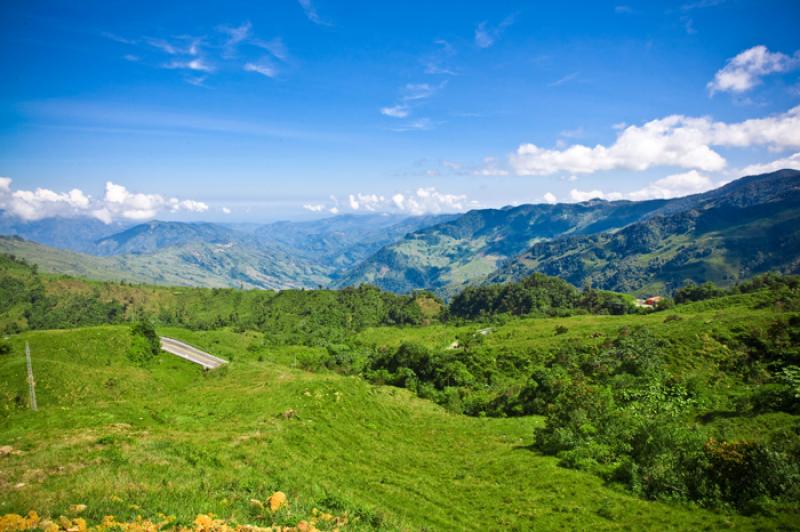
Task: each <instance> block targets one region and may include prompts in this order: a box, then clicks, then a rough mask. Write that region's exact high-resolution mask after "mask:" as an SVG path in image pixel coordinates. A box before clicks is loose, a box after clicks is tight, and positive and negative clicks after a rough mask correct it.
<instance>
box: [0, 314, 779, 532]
mask: <svg viewBox="0 0 800 532" xmlns="http://www.w3.org/2000/svg"><path fill="white" fill-rule="evenodd" d="M170 334H175V335H182V336H184V337H185V338H186V339H187V340H191V341H193V342H195V343H198V344H199V345H201V346H202V347H205V348H209V349H212V350H215V351H216V352H217V354H219V355H221V356H224V357H226V358H229V359H231V360H232V362H231V364H230V365H229V367H228V368H227V369H226V370H224V371H221V372H213V373H210V374H205V375H204V374H203V373H202V372H201V371H200V370H199V369H198V368H196V367H195V366H193V365H191V364H189V363H187V362H185V361H182V360H179V359H176V358H175V357H170V356H167V355H161V356H160V357H158V358H157V359H156V360H154V361H153V362H151V363H150V364H149V365H145V366H139V365H135V364H133V363H131V362H130V361H129V360H128V358H127V357H126V350H127V348H128V346H129V344H130V334H129V332H128V328H118V327H100V328H92V329H82V330H75V331H56V332H36V333H27V334H25V335H24V336H21V337H18V338H15V339H14V341H13V354H12V355H11V356H4V357H2V358H0V397H3V403H2V406H3V407H4V408H3V410H2V412H1V413H0V440H2V441H3V442H4V443H9V444H12V445H13V447H14V448H15V449H18V450H21V451H23V452H24V454H21V455H16V454H11V455H8V456H5V457H3V459H2V462H0V473H2V476H0V478H1V479H2V480H1V481H0V482H2V484H0V486H1V487H2V491H3V493H4V497H3V500H2V502H0V511H2V512H3V513H7V512H17V513H22V514H24V513H26V512H27V511H28V510H30V509H35V510H36V511H38V512H39V513H40V514H42V515H53V516H58V515H59V514H69V513H70V510H69V507H70V505H74V504H76V503H84V504H87V506H88V507H87V508H86V510H85V511H84V512H83V513H82V514H81V516H82V517H84V518H86V519H87V520H88V521H89V523H98V522H100V520H101V519H102V518H103V516H105V515H114V516H117V517H118V518H127V519H132V518H133V516H134V515H136V514H138V515H142V516H143V517H148V518H152V519H156V520H160V519H162V518H159V516H158V515H157V514H158V512H161V513H163V514H166V515H173V516H175V524H177V525H187V524H190V523H191V522H192V521H193V520H194V519H195V517H196V516H197V514H199V513H204V514H205V513H213V514H215V515H217V516H221V517H222V518H224V519H225V520H227V521H230V522H234V523H251V524H256V525H260V526H269V525H270V524H283V525H293V524H296V523H298V521H300V520H301V519H304V520H310V519H311V518H313V516H314V514H315V512H314V510H313V509H314V508H318V509H320V510H322V511H325V512H331V513H332V514H334V515H336V516H339V517H341V516H344V515H345V514H346V515H347V516H348V522H347V524H346V526H345V527H344V528H345V529H351V528H355V529H375V528H388V529H429V530H465V529H472V528H475V527H476V526H487V527H489V528H494V527H500V528H505V529H530V528H533V527H536V528H542V529H548V530H554V529H562V528H572V529H600V530H603V529H619V528H632V529H638V530H644V529H651V530H665V529H680V530H686V529H702V528H711V529H718V528H723V527H737V528H745V529H751V528H758V527H762V528H763V527H780V526H781V524H783V525H784V526H786V525H787V524H788V522H787V521H786V519H788V518H789V517H790V516H788V515H785V514H784V515H783V516H782V517H778V518H775V517H765V516H758V515H756V516H754V517H752V518H749V517H743V516H739V515H734V514H719V513H713V512H710V511H705V510H701V509H697V508H684V507H680V506H675V505H668V504H665V503H659V502H649V501H645V500H642V499H638V498H636V497H632V496H630V495H626V494H625V493H622V492H620V491H619V490H616V489H613V488H610V487H608V486H606V485H605V484H604V483H603V481H601V480H600V479H599V478H597V477H594V476H592V475H589V474H586V473H582V472H577V471H572V470H567V469H563V468H560V467H558V465H557V460H556V459H554V458H550V457H543V456H541V455H539V454H537V453H535V452H532V451H531V450H530V449H529V448H527V445H528V444H529V443H530V441H531V434H532V433H531V428H532V426H536V425H538V424H539V423H540V421H539V420H538V418H514V419H479V418H468V417H464V416H455V415H452V414H449V413H447V412H445V411H443V410H442V409H441V408H439V407H437V406H436V405H433V404H432V403H430V402H427V401H423V400H420V399H416V398H414V397H413V396H411V394H409V393H408V392H406V391H405V390H398V389H393V388H386V387H374V386H371V385H368V384H366V383H364V382H363V381H361V380H359V379H354V378H348V377H341V376H337V375H333V374H312V373H307V372H303V371H299V370H295V369H291V368H289V367H286V366H282V365H280V364H276V363H273V362H270V360H271V358H270V354H269V353H266V354H265V353H263V352H261V353H260V354H261V355H263V356H265V357H266V360H265V361H263V362H260V361H259V360H258V358H257V356H259V355H257V353H259V352H260V350H259V348H258V345H259V340H260V339H259V337H257V336H252V335H250V336H248V335H244V336H236V335H233V334H231V333H224V332H221V333H214V334H215V336H213V337H212V336H207V335H202V334H199V333H190V332H188V331H185V332H183V333H180V331H170ZM209 334H211V333H209ZM26 341H27V342H29V343H30V345H31V349H32V352H33V357H34V358H33V360H34V369H35V371H36V377H37V382H38V386H39V388H38V389H39V405H40V410H39V411H38V412H31V411H29V410H27V409H24V408H21V407H19V406H15V400H14V398H15V397H22V399H21V400H20V401H19V402H20V404H22V405H24V401H25V400H24V393H25V391H26V384H25V379H24V375H25V367H24V366H25V363H24V357H22V356H21V355H20V353H21V350H22V348H23V343H24V342H26ZM204 342H207V343H208V345H204ZM220 346H228V347H225V348H224V350H222V351H220V349H223V348H221V347H220ZM251 346H255V349H252V348H251ZM232 354H235V357H233V356H231V355H232ZM143 389H146V390H147V393H141V390H143ZM276 490H282V491H284V492H285V493H286V494H287V495H288V502H289V506H288V508H287V509H284V510H281V511H279V512H277V513H274V514H273V513H270V512H268V511H267V512H264V511H263V510H261V509H260V508H259V507H258V505H256V504H254V503H252V502H251V501H252V500H254V499H255V500H257V501H258V500H261V501H263V500H264V499H266V498H267V497H268V496H269V495H270V494H271V493H272V492H274V491H276ZM781 519H783V521H781ZM318 520H319V521H320V525H321V527H322V528H332V527H326V526H325V522H324V521H323V520H322V519H319V518H318Z"/></svg>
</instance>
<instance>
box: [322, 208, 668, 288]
mask: <svg viewBox="0 0 800 532" xmlns="http://www.w3.org/2000/svg"><path fill="white" fill-rule="evenodd" d="M665 203H666V202H665V201H663V200H654V201H646V202H630V201H618V202H606V201H591V202H585V203H578V204H558V205H521V206H519V207H507V208H504V209H484V210H475V211H470V212H468V213H466V214H464V215H462V216H460V217H458V218H456V219H455V220H452V221H449V222H445V223H442V224H438V225H435V226H432V227H429V228H425V229H421V230H419V231H416V232H413V233H410V234H408V235H407V236H406V237H405V238H404V239H402V240H400V241H399V242H396V243H394V244H390V245H388V246H385V247H383V248H382V249H381V250H380V251H378V252H377V253H376V254H375V255H373V256H372V257H370V258H369V259H367V260H366V261H364V262H363V263H362V264H360V265H358V266H356V267H355V268H353V270H352V271H351V272H349V273H348V274H347V275H345V276H344V277H343V278H342V279H341V280H339V281H338V283H337V285H338V286H346V285H355V284H360V283H372V284H376V285H378V286H380V287H381V288H384V289H387V290H392V291H395V292H407V291H410V290H413V289H418V288H427V289H433V290H439V291H443V292H453V291H455V290H458V289H460V288H463V286H464V285H466V284H471V283H476V282H480V281H482V280H483V279H485V278H486V277H487V276H488V275H490V274H491V273H492V272H494V271H495V270H496V269H497V268H498V266H499V265H501V264H502V263H503V262H504V261H506V260H508V259H510V258H511V257H514V256H515V255H517V254H519V253H521V252H522V251H524V250H525V249H527V248H528V247H529V246H530V245H531V244H533V243H535V242H537V241H541V240H549V239H552V238H555V237H557V236H560V235H563V234H590V233H595V232H598V231H607V230H610V229H614V228H619V227H622V226H625V225H627V224H629V223H631V222H634V221H637V220H639V219H641V218H642V217H644V216H646V215H647V214H649V213H652V212H654V211H656V210H657V209H659V208H661V207H663V206H664V205H665Z"/></svg>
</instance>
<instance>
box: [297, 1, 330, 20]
mask: <svg viewBox="0 0 800 532" xmlns="http://www.w3.org/2000/svg"><path fill="white" fill-rule="evenodd" d="M297 3H298V4H300V7H302V8H303V12H304V13H305V14H306V18H308V20H310V21H311V22H313V23H314V24H317V25H320V26H329V25H330V23H328V22H325V21H324V20H322V17H320V16H319V13H317V10H316V8H315V7H314V4H312V3H311V0H297Z"/></svg>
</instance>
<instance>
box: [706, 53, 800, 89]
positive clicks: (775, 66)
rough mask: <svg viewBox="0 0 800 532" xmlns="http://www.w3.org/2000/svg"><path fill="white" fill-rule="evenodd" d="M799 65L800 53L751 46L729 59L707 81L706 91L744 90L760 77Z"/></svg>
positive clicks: (755, 83)
mask: <svg viewBox="0 0 800 532" xmlns="http://www.w3.org/2000/svg"><path fill="white" fill-rule="evenodd" d="M798 66H800V55H798V53H797V52H795V55H794V57H789V56H788V55H786V54H783V53H781V52H770V51H769V50H768V49H767V47H766V46H764V45H758V46H753V47H752V48H749V49H747V50H745V51H743V52H741V53H739V54H738V55H737V56H736V57H733V58H732V59H729V60H728V62H727V63H726V64H725V66H724V67H723V68H722V69H721V70H719V71H717V73H716V74H715V75H714V79H713V80H712V81H710V82H708V85H707V87H708V92H709V93H710V94H712V95H713V94H714V93H716V92H746V91H749V90H750V89H752V88H753V87H755V86H756V85H758V84H759V83H761V78H762V77H764V76H766V75H768V74H773V73H777V72H786V71H788V70H792V69H794V68H797V67H798Z"/></svg>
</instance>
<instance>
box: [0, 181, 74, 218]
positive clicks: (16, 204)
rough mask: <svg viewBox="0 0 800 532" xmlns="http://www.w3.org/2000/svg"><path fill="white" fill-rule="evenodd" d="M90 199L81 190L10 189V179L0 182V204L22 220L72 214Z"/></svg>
mask: <svg viewBox="0 0 800 532" xmlns="http://www.w3.org/2000/svg"><path fill="white" fill-rule="evenodd" d="M89 204H90V199H89V197H88V196H86V195H85V194H84V193H83V192H82V191H81V190H78V189H72V190H70V191H69V192H64V193H58V192H54V191H52V190H49V189H46V188H37V189H36V190H17V191H12V190H11V180H10V179H8V178H5V179H4V180H3V183H0V206H2V208H4V209H6V210H7V211H8V212H10V213H11V214H12V215H15V216H18V217H20V218H22V219H24V220H39V219H41V218H47V217H50V216H72V215H75V214H78V213H81V212H83V211H86V210H87V209H88V208H89Z"/></svg>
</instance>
